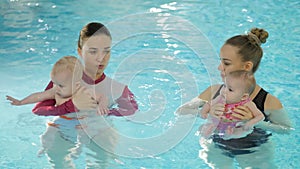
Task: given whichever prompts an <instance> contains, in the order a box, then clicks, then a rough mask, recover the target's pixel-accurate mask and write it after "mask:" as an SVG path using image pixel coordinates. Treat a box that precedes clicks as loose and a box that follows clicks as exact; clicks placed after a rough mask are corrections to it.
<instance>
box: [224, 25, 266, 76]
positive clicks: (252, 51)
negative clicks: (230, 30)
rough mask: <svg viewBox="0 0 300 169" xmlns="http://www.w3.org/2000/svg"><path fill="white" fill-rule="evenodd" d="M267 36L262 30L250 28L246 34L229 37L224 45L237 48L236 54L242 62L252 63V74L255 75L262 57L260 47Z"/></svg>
mask: <svg viewBox="0 0 300 169" xmlns="http://www.w3.org/2000/svg"><path fill="white" fill-rule="evenodd" d="M268 36H269V34H268V32H267V31H265V30H264V29H260V28H252V29H251V31H250V32H249V33H248V34H246V35H237V36H234V37H231V38H229V39H228V40H227V41H226V42H225V44H228V45H231V46H235V47H237V48H239V51H238V54H239V55H240V56H241V59H242V61H243V62H246V61H251V62H252V63H253V68H252V73H255V71H256V70H257V68H258V66H259V63H260V61H261V58H262V56H263V50H262V48H261V46H260V45H261V44H262V43H266V40H267V38H268Z"/></svg>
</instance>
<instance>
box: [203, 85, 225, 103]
mask: <svg viewBox="0 0 300 169" xmlns="http://www.w3.org/2000/svg"><path fill="white" fill-rule="evenodd" d="M220 86H221V85H220V84H216V85H211V86H209V87H208V88H206V89H205V90H204V91H203V92H202V93H200V95H199V96H198V97H199V98H200V99H202V100H207V101H209V100H211V99H212V97H213V95H214V94H215V93H216V92H217V91H218V89H219V88H220Z"/></svg>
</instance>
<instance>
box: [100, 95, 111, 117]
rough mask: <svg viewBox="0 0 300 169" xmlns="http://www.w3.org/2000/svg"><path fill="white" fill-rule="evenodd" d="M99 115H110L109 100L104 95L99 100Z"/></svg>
mask: <svg viewBox="0 0 300 169" xmlns="http://www.w3.org/2000/svg"><path fill="white" fill-rule="evenodd" d="M97 113H98V114H99V115H106V114H108V113H109V109H108V99H107V98H106V97H105V96H104V95H102V94H101V95H100V96H99V98H98V109H97Z"/></svg>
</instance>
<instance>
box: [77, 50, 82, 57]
mask: <svg viewBox="0 0 300 169" xmlns="http://www.w3.org/2000/svg"><path fill="white" fill-rule="evenodd" d="M77 52H78V55H79V56H80V57H82V50H81V49H80V48H77Z"/></svg>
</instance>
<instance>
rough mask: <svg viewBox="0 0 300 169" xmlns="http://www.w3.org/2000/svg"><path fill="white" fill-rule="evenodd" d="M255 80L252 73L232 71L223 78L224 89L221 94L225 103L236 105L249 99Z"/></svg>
mask: <svg viewBox="0 0 300 169" xmlns="http://www.w3.org/2000/svg"><path fill="white" fill-rule="evenodd" d="M254 88H255V79H254V76H253V74H252V73H249V72H247V71H243V70H242V71H233V72H230V73H229V74H228V75H226V77H225V87H224V89H223V91H222V94H223V95H224V97H225V98H226V103H228V104H230V103H237V102H239V101H242V100H245V99H247V98H249V96H250V94H251V93H252V92H253V91H254Z"/></svg>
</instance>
